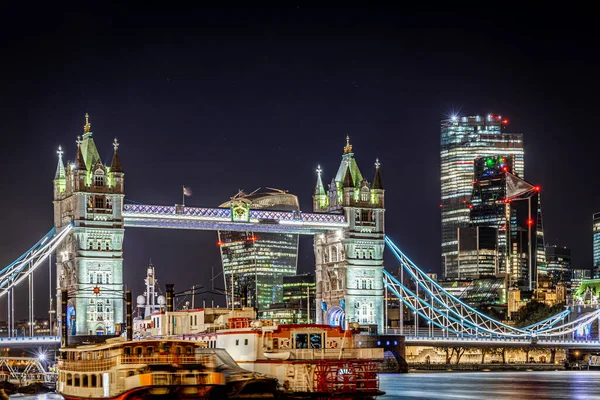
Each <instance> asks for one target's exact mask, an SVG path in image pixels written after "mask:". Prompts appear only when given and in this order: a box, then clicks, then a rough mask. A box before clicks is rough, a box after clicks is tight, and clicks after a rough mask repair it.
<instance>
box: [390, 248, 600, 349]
mask: <svg viewBox="0 0 600 400" xmlns="http://www.w3.org/2000/svg"><path fill="white" fill-rule="evenodd" d="M385 242H386V244H387V246H388V248H389V249H390V250H391V251H392V253H393V254H394V256H395V257H396V259H398V261H399V262H400V264H401V269H400V271H401V275H402V276H403V275H404V272H406V273H407V274H408V278H409V279H410V280H411V281H412V282H414V289H412V290H411V289H410V288H408V287H407V286H406V285H405V284H404V280H403V279H402V278H401V281H399V280H398V279H396V277H394V276H392V275H391V274H390V273H389V272H387V271H384V284H385V285H386V287H387V288H388V289H389V290H390V291H391V292H392V294H394V295H395V296H396V297H398V298H399V299H400V300H401V301H402V302H403V303H404V304H405V305H406V306H407V307H408V308H409V309H410V310H411V311H413V313H414V314H415V318H418V317H419V316H420V317H422V318H425V319H426V320H427V322H428V324H432V325H433V326H437V327H439V328H441V329H442V332H443V334H444V335H445V336H448V335H449V334H455V335H457V336H461V337H473V336H474V337H493V338H534V337H548V338H550V337H554V336H562V335H567V334H569V333H572V332H574V331H576V330H577V329H579V328H581V327H582V326H585V325H589V324H591V323H592V322H593V321H594V320H595V319H600V310H597V311H595V312H592V313H590V314H586V315H583V316H581V317H579V318H577V319H575V320H573V321H571V322H567V323H562V324H560V325H559V322H561V321H564V319H565V318H566V317H567V316H568V315H569V314H570V312H571V311H570V310H569V309H567V310H565V311H563V312H561V313H558V314H556V315H553V316H551V317H549V318H546V319H545V320H543V321H540V322H536V323H535V324H531V325H528V326H526V327H523V328H516V327H513V326H510V325H507V324H504V323H502V322H500V321H497V320H495V319H493V318H491V317H489V316H487V315H485V314H483V313H481V312H479V311H478V310H476V309H474V308H473V307H471V306H469V305H468V304H466V303H464V302H463V301H461V300H460V299H458V298H456V297H454V296H452V295H451V294H450V293H448V292H447V291H446V290H445V289H444V288H442V287H441V286H440V285H439V284H438V283H437V282H435V281H434V280H433V279H431V278H430V277H429V276H428V275H427V274H425V273H424V272H423V271H422V270H421V269H419V268H418V267H417V266H416V264H414V263H413V262H412V261H411V260H410V259H409V258H408V257H406V255H405V254H404V253H403V252H402V251H401V250H400V249H399V248H398V246H396V244H395V243H394V242H393V241H392V240H391V239H390V238H389V237H386V238H385ZM419 291H420V293H421V294H420V295H419ZM401 319H403V318H402V317H401ZM415 324H416V325H418V320H417V321H416V323H415ZM401 327H402V324H401Z"/></svg>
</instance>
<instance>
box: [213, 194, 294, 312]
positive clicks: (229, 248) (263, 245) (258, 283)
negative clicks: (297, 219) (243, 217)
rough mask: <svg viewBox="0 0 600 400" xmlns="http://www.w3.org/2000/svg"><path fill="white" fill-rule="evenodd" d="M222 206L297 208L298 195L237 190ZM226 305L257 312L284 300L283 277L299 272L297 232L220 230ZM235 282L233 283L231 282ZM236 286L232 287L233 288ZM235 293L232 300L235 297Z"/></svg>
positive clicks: (267, 208)
mask: <svg viewBox="0 0 600 400" xmlns="http://www.w3.org/2000/svg"><path fill="white" fill-rule="evenodd" d="M220 207H232V210H233V209H235V210H236V212H237V210H241V211H244V212H245V211H247V210H250V209H266V210H279V211H298V210H299V208H300V206H299V203H298V198H297V197H296V196H295V195H293V194H289V193H286V192H284V191H281V190H275V189H269V190H267V191H260V192H259V191H255V192H253V193H251V194H246V193H243V192H240V193H238V194H237V195H236V196H234V197H233V198H232V200H231V201H229V202H226V203H223V204H221V205H220ZM218 238H219V241H218V244H219V248H220V250H221V260H222V263H223V275H224V278H225V288H226V291H227V305H228V307H232V303H231V302H232V301H233V306H234V307H255V308H257V310H258V312H259V313H260V311H262V310H265V309H267V308H268V307H269V304H272V303H281V302H282V301H283V277H285V276H293V275H296V266H297V259H298V235H297V234H287V233H268V232H234V231H219V232H218ZM232 284H233V286H232ZM232 288H233V289H232ZM232 294H233V300H232Z"/></svg>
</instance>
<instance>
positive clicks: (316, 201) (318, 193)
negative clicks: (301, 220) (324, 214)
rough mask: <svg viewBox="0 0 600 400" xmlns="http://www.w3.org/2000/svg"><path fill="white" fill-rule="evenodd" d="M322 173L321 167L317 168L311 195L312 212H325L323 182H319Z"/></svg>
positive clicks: (325, 194) (325, 198)
mask: <svg viewBox="0 0 600 400" xmlns="http://www.w3.org/2000/svg"><path fill="white" fill-rule="evenodd" d="M322 172H323V170H322V169H321V166H320V165H319V166H317V184H316V186H315V191H314V193H313V210H314V211H327V193H326V192H325V186H323V181H322V180H321V173H322Z"/></svg>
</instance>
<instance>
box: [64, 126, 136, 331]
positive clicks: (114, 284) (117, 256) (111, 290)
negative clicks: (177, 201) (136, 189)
mask: <svg viewBox="0 0 600 400" xmlns="http://www.w3.org/2000/svg"><path fill="white" fill-rule="evenodd" d="M113 147H114V153H113V155H112V162H111V164H110V166H109V165H104V164H103V163H102V160H101V159H100V155H99V153H98V149H97V148H96V144H95V143H94V139H93V138H92V130H91V125H90V123H89V116H88V115H87V114H86V115H85V126H84V130H83V137H81V136H78V137H77V153H76V156H75V160H74V162H68V163H67V165H66V167H65V166H64V164H63V160H62V154H63V152H62V149H61V148H60V147H59V151H58V166H57V168H56V174H55V176H54V226H55V227H56V229H57V231H58V232H59V231H60V230H61V229H62V228H63V227H64V226H66V225H68V224H70V223H73V225H74V229H73V231H72V233H71V234H70V235H69V237H68V238H66V239H65V240H64V241H63V243H62V244H61V245H60V246H59V247H58V248H57V250H56V271H57V272H56V279H57V292H58V293H57V298H58V301H57V304H60V291H61V290H63V289H66V290H67V291H68V294H69V299H70V301H69V305H68V309H67V314H68V315H67V325H68V332H69V334H72V335H74V334H78V335H89V334H114V333H115V324H119V323H122V322H123V247H122V245H123V234H124V228H123V217H122V212H123V198H124V194H123V190H124V186H123V185H124V174H123V168H122V166H121V161H120V159H119V153H118V147H119V143H118V142H117V139H115V140H114V143H113ZM57 314H58V315H59V316H60V309H59V310H57ZM59 320H60V319H59Z"/></svg>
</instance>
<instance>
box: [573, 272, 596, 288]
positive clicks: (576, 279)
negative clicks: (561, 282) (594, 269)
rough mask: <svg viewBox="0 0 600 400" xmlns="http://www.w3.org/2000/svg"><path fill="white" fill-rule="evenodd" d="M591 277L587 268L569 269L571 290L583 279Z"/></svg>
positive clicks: (577, 286) (579, 284)
mask: <svg viewBox="0 0 600 400" xmlns="http://www.w3.org/2000/svg"><path fill="white" fill-rule="evenodd" d="M589 279H592V273H591V271H590V270H589V269H573V270H571V290H572V291H573V292H574V291H576V290H577V288H579V286H581V284H582V283H583V281H585V280H589Z"/></svg>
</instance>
